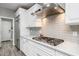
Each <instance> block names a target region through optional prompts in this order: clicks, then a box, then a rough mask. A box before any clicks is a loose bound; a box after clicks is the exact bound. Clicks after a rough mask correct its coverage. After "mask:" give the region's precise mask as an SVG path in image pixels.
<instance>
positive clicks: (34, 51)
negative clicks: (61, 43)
mask: <svg viewBox="0 0 79 59" xmlns="http://www.w3.org/2000/svg"><path fill="white" fill-rule="evenodd" d="M22 40H23V41H24V42H23V41H22V42H21V44H22V45H21V46H22V48H21V50H22V51H23V53H24V54H25V55H27V56H68V55H67V54H65V53H62V52H60V51H56V50H55V49H52V48H49V47H47V46H43V45H42V44H39V43H36V42H33V41H31V40H29V39H22Z"/></svg>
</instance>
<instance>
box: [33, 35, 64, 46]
mask: <svg viewBox="0 0 79 59" xmlns="http://www.w3.org/2000/svg"><path fill="white" fill-rule="evenodd" d="M32 39H34V40H37V41H41V42H44V43H48V44H50V45H53V46H57V45H59V44H61V43H63V42H64V40H62V39H57V38H51V37H43V36H42V37H40V36H39V37H33V38H32Z"/></svg>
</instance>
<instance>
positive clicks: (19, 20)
mask: <svg viewBox="0 0 79 59" xmlns="http://www.w3.org/2000/svg"><path fill="white" fill-rule="evenodd" d="M0 5H1V7H5V6H3V5H7V6H9V5H11V4H5V3H4V4H0ZM15 5H17V4H14V6H15ZM18 5H19V6H18V8H16V11H14V15H13V16H11V18H10V17H9V16H10V15H9V16H4V15H3V16H4V17H9V18H10V19H13V25H12V27H11V28H12V31H13V32H12V45H13V47H16V48H17V49H18V50H19V51H21V52H22V53H23V54H24V56H78V55H79V52H78V50H79V42H78V41H79V34H78V32H79V29H78V27H79V24H78V23H79V21H78V17H79V16H78V14H79V13H78V12H77V11H78V9H79V8H78V7H75V6H79V4H78V3H76V4H75V3H33V4H32V3H28V4H26V3H25V4H23V5H22V4H20V3H19V4H18ZM30 5H31V6H30ZM12 6H13V4H12V5H11V6H10V7H12ZM25 6H27V7H29V6H30V8H28V9H26V7H25ZM19 7H20V8H19ZM4 17H1V18H0V21H1V19H2V18H4ZM0 24H1V23H0ZM0 27H1V26H0ZM1 32H2V30H1V29H0V38H1V39H0V42H1V43H0V45H1V47H3V46H2V36H1V35H2V34H1ZM10 32H11V30H10ZM3 37H4V36H3ZM5 56H6V55H5Z"/></svg>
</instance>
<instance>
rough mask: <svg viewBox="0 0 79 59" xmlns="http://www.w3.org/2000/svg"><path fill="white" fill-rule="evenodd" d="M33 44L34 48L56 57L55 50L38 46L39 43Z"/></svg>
mask: <svg viewBox="0 0 79 59" xmlns="http://www.w3.org/2000/svg"><path fill="white" fill-rule="evenodd" d="M31 44H32V46H35V48H38V49H39V50H41V51H43V52H45V53H46V54H48V55H49V56H55V50H54V49H50V48H48V47H45V46H43V45H41V44H38V43H35V42H31Z"/></svg>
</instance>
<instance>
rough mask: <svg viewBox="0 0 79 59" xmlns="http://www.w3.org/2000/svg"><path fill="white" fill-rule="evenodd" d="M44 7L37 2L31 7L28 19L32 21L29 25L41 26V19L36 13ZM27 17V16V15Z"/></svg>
mask: <svg viewBox="0 0 79 59" xmlns="http://www.w3.org/2000/svg"><path fill="white" fill-rule="evenodd" d="M39 9H42V6H40V5H39V4H35V5H33V6H32V7H31V8H29V9H28V10H27V11H28V12H27V14H28V20H29V21H30V23H29V26H28V27H41V25H42V23H41V19H39V18H38V17H37V16H36V15H35V14H34V13H35V12H36V11H37V10H39ZM26 17H27V16H26Z"/></svg>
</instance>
